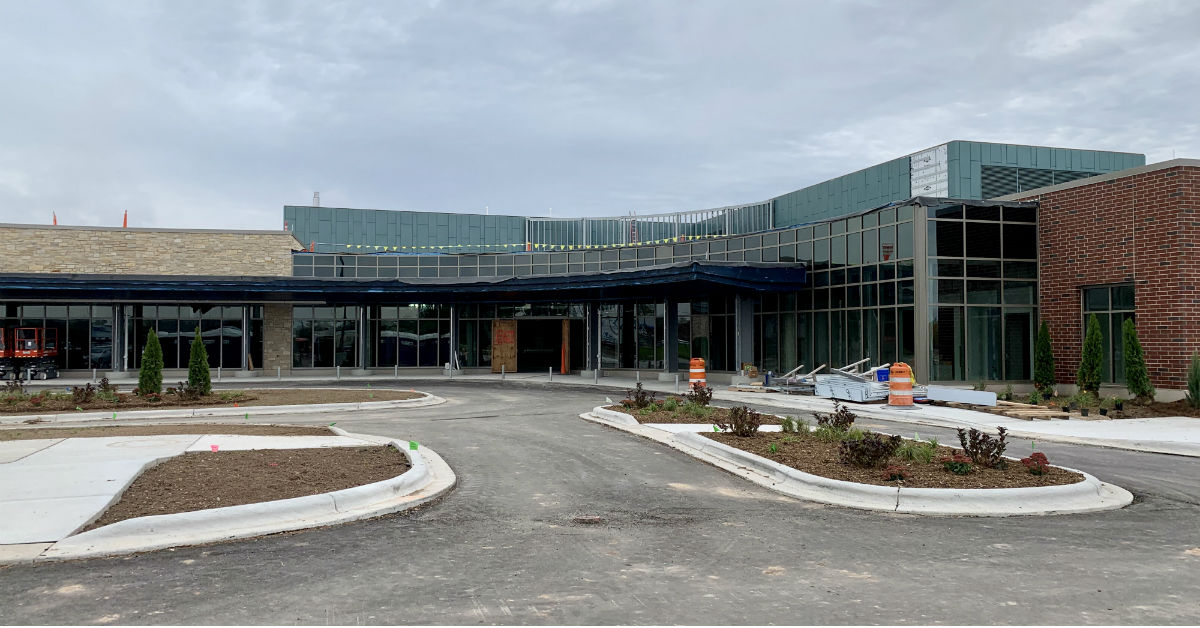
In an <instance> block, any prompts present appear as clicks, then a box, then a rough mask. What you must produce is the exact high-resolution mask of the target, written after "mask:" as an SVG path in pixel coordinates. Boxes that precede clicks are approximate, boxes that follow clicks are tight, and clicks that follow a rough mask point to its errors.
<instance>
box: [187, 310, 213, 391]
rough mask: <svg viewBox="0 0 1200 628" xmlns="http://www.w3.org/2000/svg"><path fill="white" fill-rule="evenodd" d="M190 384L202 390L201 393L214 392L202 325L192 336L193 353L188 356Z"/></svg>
mask: <svg viewBox="0 0 1200 628" xmlns="http://www.w3.org/2000/svg"><path fill="white" fill-rule="evenodd" d="M188 386H189V387H191V388H194V389H196V390H198V391H200V394H201V395H207V394H210V393H212V377H211V376H210V375H209V373H208V351H207V350H206V349H205V348H204V340H203V339H202V338H201V337H200V327H199V326H197V327H196V335H195V336H193V337H192V353H191V356H190V357H189V358H188Z"/></svg>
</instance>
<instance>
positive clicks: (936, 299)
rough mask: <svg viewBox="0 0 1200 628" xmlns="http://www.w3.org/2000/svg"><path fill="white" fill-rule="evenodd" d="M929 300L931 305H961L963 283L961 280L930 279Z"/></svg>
mask: <svg viewBox="0 0 1200 628" xmlns="http://www.w3.org/2000/svg"><path fill="white" fill-rule="evenodd" d="M929 284H930V290H929V291H930V295H929V300H930V301H931V302H933V303H962V302H963V282H962V280H961V279H932V280H930V281H929Z"/></svg>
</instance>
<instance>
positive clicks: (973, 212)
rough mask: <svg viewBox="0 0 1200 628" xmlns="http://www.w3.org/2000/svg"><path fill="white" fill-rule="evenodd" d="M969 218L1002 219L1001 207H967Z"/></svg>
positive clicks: (967, 216)
mask: <svg viewBox="0 0 1200 628" xmlns="http://www.w3.org/2000/svg"><path fill="white" fill-rule="evenodd" d="M966 218H967V220H1000V208H999V207H971V206H969V205H968V206H967V207H966Z"/></svg>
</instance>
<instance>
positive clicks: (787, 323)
mask: <svg viewBox="0 0 1200 628" xmlns="http://www.w3.org/2000/svg"><path fill="white" fill-rule="evenodd" d="M913 230H914V212H913V207H912V206H901V207H889V208H885V209H881V210H878V211H874V212H870V213H867V214H863V215H861V216H852V217H849V218H845V219H842V220H835V221H831V222H828V223H821V224H817V225H812V226H807V227H801V228H799V229H797V230H795V242H796V243H795V244H791V243H790V242H789V243H786V245H785V246H786V247H787V248H788V252H789V253H794V255H795V257H791V255H788V256H787V257H788V259H787V260H784V259H783V258H782V257H781V258H780V261H793V260H794V261H799V262H801V263H803V264H805V265H806V266H807V267H808V269H809V273H810V277H811V280H810V283H811V285H812V288H811V289H809V290H804V291H802V292H798V293H794V294H790V293H789V294H781V295H763V296H762V297H761V298H760V299H759V301H758V303H757V304H756V306H755V329H756V332H757V336H758V337H757V338H756V342H755V355H754V360H755V363H756V364H758V365H759V366H760V367H761V368H762V369H763V370H769V371H773V372H775V373H786V372H788V371H790V370H792V369H794V368H796V367H797V366H800V365H802V364H803V365H804V367H805V371H811V370H813V369H815V368H817V367H818V366H820V365H822V364H825V365H828V366H830V367H839V366H843V365H845V364H849V363H851V362H856V361H858V360H861V359H863V358H870V359H871V361H872V362H874V363H880V362H895V361H905V362H908V363H912V361H913V357H914V355H915V337H914V333H913V330H914V320H915V309H914V305H915V300H916V294H915V285H914V281H915V278H914V275H915V272H914V271H915V269H914V265H913V264H914V261H913V256H914V237H913V235H914V234H913ZM764 237H765V236H764ZM788 239H789V240H790V239H791V238H790V237H789V238H788ZM782 248H784V247H781V251H782ZM764 250H766V249H764ZM772 261H774V260H772Z"/></svg>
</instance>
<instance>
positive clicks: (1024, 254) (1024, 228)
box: [1004, 225, 1037, 259]
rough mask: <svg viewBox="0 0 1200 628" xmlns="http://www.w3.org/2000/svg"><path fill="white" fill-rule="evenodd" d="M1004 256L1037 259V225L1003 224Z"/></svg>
mask: <svg viewBox="0 0 1200 628" xmlns="http://www.w3.org/2000/svg"><path fill="white" fill-rule="evenodd" d="M1004 257H1007V258H1010V259H1037V227H1035V226H1034V225H1004Z"/></svg>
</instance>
